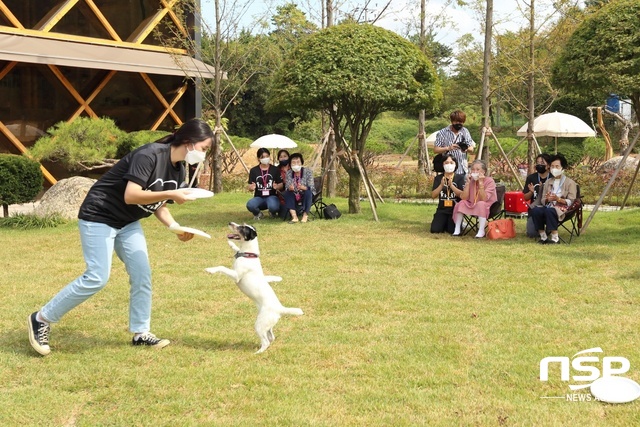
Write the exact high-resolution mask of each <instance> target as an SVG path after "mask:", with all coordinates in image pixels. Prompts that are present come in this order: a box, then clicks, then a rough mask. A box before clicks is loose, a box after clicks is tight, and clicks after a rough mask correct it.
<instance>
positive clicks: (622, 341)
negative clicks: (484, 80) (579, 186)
mask: <svg viewBox="0 0 640 427" xmlns="http://www.w3.org/2000/svg"><path fill="white" fill-rule="evenodd" d="M246 198H247V195H246V194H221V195H218V196H216V197H214V198H212V199H203V200H198V201H196V202H192V203H189V204H185V205H182V206H177V205H176V206H172V207H171V210H172V213H173V215H174V217H175V218H176V219H177V221H179V222H180V223H181V224H182V225H185V226H191V227H197V228H201V229H204V230H205V231H207V232H209V233H210V234H211V235H212V236H213V239H212V240H210V241H207V240H201V239H194V240H192V241H191V242H187V243H182V242H180V241H178V239H177V238H176V237H175V236H174V235H173V234H171V233H170V232H168V231H167V230H166V229H164V228H163V227H162V226H161V224H160V223H159V222H158V221H156V220H155V219H154V218H149V219H146V220H144V227H145V231H146V235H147V240H148V244H149V253H150V257H151V263H152V265H153V269H154V270H153V271H154V306H153V319H152V331H153V332H155V333H156V334H157V335H158V336H160V337H163V338H169V339H171V340H172V344H171V345H170V346H169V347H167V348H165V349H163V350H161V351H155V350H152V349H146V348H138V347H132V346H131V345H130V339H131V335H130V334H129V333H128V329H127V326H128V325H127V319H128V282H127V277H126V273H125V271H124V267H123V265H122V263H121V262H120V261H118V260H117V259H116V260H115V261H114V268H113V272H112V276H111V280H110V283H109V284H108V285H107V287H106V288H105V289H104V290H103V291H101V292H100V293H98V294H97V295H95V296H94V297H93V298H92V299H90V300H88V301H87V302H86V303H85V304H83V305H81V306H79V307H78V308H76V309H75V310H73V311H71V312H70V313H69V314H68V315H67V316H66V317H65V318H64V319H63V320H62V322H60V323H59V324H56V325H54V326H53V327H52V334H51V347H52V354H51V355H50V356H48V357H44V358H43V357H39V356H37V354H36V353H35V352H34V351H33V350H32V349H31V347H30V346H29V342H28V339H27V333H26V318H27V316H28V314H30V313H31V312H33V311H35V310H37V309H39V308H40V307H41V306H42V305H43V304H44V303H46V302H47V301H48V300H49V299H50V298H51V297H52V296H53V295H54V294H55V293H56V292H58V291H59V290H60V289H62V287H63V286H64V285H66V284H67V283H68V282H69V281H71V280H72V279H74V278H75V277H76V276H78V275H80V274H81V273H82V271H83V268H84V263H83V260H82V254H81V251H80V244H79V238H78V231H77V225H76V223H75V222H69V223H67V224H64V225H62V226H59V227H57V228H53V229H44V230H28V231H19V230H12V229H0V248H1V251H2V257H1V258H0V306H1V307H2V310H1V311H0V388H1V393H0V425H1V426H133V425H139V426H143V425H163V426H203V425H215V426H217V425H220V426H229V425H234V426H255V425H265V426H272V425H273V426H275V425H278V426H414V425H429V426H453V425H461V426H500V425H505V426H556V425H557V426H565V425H575V426H631V425H638V424H639V423H640V410H639V406H638V405H640V400H637V401H635V402H632V403H629V404H620V405H613V404H606V403H602V402H595V401H589V402H586V401H582V402H579V401H578V402H575V401H568V400H567V398H566V395H568V394H570V393H573V392H571V390H570V389H569V384H570V383H571V384H575V383H576V382H575V381H572V382H563V381H561V379H560V369H559V367H558V365H557V364H555V365H552V367H551V370H550V379H549V381H548V382H541V381H540V379H539V365H540V361H541V360H542V359H543V358H545V357H547V356H566V357H569V358H570V357H572V356H573V355H574V354H575V353H577V352H579V351H581V350H585V349H588V348H593V347H601V348H602V349H603V350H604V353H603V354H601V358H602V356H622V357H626V358H627V359H628V360H629V361H630V363H631V368H630V370H629V372H627V373H626V374H625V376H627V377H629V378H632V379H634V380H635V381H637V382H640V354H639V352H638V348H639V347H640V339H639V332H638V331H639V330H640V308H639V305H638V302H639V301H640V289H639V287H638V281H639V279H640V263H639V262H638V256H639V252H640V251H639V249H640V245H639V244H638V241H639V240H640V228H639V224H640V210H624V211H622V212H599V213H598V214H597V215H596V216H595V218H594V220H593V221H592V223H591V224H590V226H589V229H588V230H587V232H586V233H585V234H583V235H582V236H580V237H579V238H578V239H577V240H575V241H574V242H573V243H572V244H571V245H555V246H552V247H549V246H540V245H538V244H536V243H535V241H533V240H531V239H528V238H526V237H524V236H523V234H522V232H523V231H524V226H525V221H524V220H517V224H518V232H519V233H520V234H519V235H518V236H517V237H516V239H513V240H509V241H487V240H481V241H478V240H475V239H473V238H472V237H464V238H452V237H450V236H446V235H438V236H434V235H430V234H429V233H428V224H429V223H430V221H431V216H432V215H433V212H434V209H435V206H433V205H414V204H396V203H392V202H388V203H386V204H384V205H380V206H379V215H380V219H381V222H380V223H376V222H374V221H373V220H372V215H371V212H370V211H369V210H368V207H367V206H365V202H363V207H364V209H363V210H364V212H363V213H362V214H360V215H348V214H344V215H343V216H342V218H340V219H338V220H336V221H325V220H316V221H313V222H311V223H308V224H296V225H289V224H287V223H283V222H281V221H279V220H263V221H260V222H258V223H256V227H257V230H258V233H259V239H260V244H261V250H262V256H261V259H262V265H263V268H264V270H265V274H273V275H280V276H282V277H283V278H284V280H283V281H282V282H280V283H275V284H274V285H273V287H274V289H275V291H276V293H277V294H278V296H279V298H280V300H281V301H282V302H283V304H285V305H287V306H292V307H301V308H302V309H303V310H304V311H305V315H304V316H302V317H284V318H282V319H281V320H280V322H279V323H278V325H277V327H276V329H275V333H276V337H277V339H276V341H275V342H274V344H273V345H272V346H271V347H270V348H269V349H268V350H267V351H266V352H265V353H264V354H261V355H255V354H254V352H255V351H256V350H257V349H258V348H259V341H258V338H257V336H256V335H255V333H254V331H253V323H254V320H255V314H256V313H255V306H254V304H253V303H252V302H251V301H250V300H249V299H248V298H247V297H246V296H244V295H243V294H242V293H241V292H240V291H239V290H238V289H237V287H236V286H235V285H234V284H233V283H232V282H231V280H230V279H228V278H227V277H226V276H223V275H217V276H211V275H209V274H206V273H205V272H204V271H203V269H204V268H205V267H210V266H216V265H227V266H230V265H231V263H232V257H231V255H232V253H231V251H230V249H229V248H228V246H227V244H226V239H225V236H226V234H227V228H226V224H227V223H228V222H229V221H236V222H242V221H248V222H250V223H253V221H252V220H250V219H251V216H250V214H249V213H248V212H247V211H246V210H245V208H244V203H245V201H246ZM332 201H333V202H335V203H336V204H337V205H338V207H339V208H340V209H341V210H342V211H343V212H346V210H347V208H346V205H347V202H346V200H345V199H334V200H332ZM601 358H600V360H601ZM591 365H592V366H597V367H600V366H601V364H600V363H592V364H591ZM571 374H572V375H576V374H578V375H580V374H582V375H584V374H585V373H584V372H582V373H579V372H576V371H575V370H574V369H572V370H571ZM586 393H587V392H586V391H582V392H578V394H582V395H585V394H586ZM545 397H562V398H561V399H545ZM579 398H580V397H578V399H579ZM582 398H585V397H584V396H582Z"/></svg>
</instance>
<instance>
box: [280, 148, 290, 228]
mask: <svg viewBox="0 0 640 427" xmlns="http://www.w3.org/2000/svg"><path fill="white" fill-rule="evenodd" d="M289 156H291V154H290V153H289V152H288V151H287V150H285V149H282V150H280V151H278V170H279V171H280V178H282V182H283V184H284V182H285V181H286V179H287V171H288V170H289V169H290V167H289ZM282 187H283V188H282V190H278V191H277V194H278V199H279V200H280V212H279V213H278V214H279V215H280V218H284V217H285V216H286V214H287V206H286V205H287V203H286V201H285V200H284V192H285V190H286V189H285V188H284V185H283V186H282Z"/></svg>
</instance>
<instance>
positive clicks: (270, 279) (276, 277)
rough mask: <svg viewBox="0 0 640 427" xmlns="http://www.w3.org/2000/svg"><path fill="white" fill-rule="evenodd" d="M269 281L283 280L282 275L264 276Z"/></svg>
mask: <svg viewBox="0 0 640 427" xmlns="http://www.w3.org/2000/svg"><path fill="white" fill-rule="evenodd" d="M264 278H265V280H266V281H267V282H282V277H280V276H264Z"/></svg>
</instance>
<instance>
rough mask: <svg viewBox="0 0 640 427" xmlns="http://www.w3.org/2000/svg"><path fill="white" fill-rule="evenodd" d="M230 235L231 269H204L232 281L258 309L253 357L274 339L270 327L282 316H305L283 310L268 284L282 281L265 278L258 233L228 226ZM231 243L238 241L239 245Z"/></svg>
mask: <svg viewBox="0 0 640 427" xmlns="http://www.w3.org/2000/svg"><path fill="white" fill-rule="evenodd" d="M229 228H230V229H231V231H233V233H232V234H229V235H228V236H227V239H228V240H227V243H228V244H229V246H230V247H231V249H233V250H234V251H235V255H234V258H235V261H234V262H233V269H230V268H227V267H223V266H218V267H210V268H206V269H205V271H206V272H207V273H211V274H215V273H224V274H226V275H227V276H229V277H231V278H232V279H233V280H235V282H236V284H237V285H238V287H239V288H240V290H241V291H242V292H244V293H245V295H247V296H248V297H249V298H251V299H252V300H253V302H255V303H256V306H258V318H257V319H256V325H255V328H256V333H257V334H258V337H260V342H261V343H262V346H261V347H260V350H258V351H257V352H256V353H262V352H263V351H265V350H266V349H267V348H268V347H269V346H270V345H271V343H272V342H273V340H274V339H275V335H273V327H274V326H275V325H276V323H278V320H280V316H281V315H283V314H290V315H294V316H301V315H302V314H304V313H303V312H302V310H300V309H299V308H288V307H284V306H283V305H282V304H281V303H280V301H279V300H278V297H277V296H276V293H275V292H273V289H272V288H271V286H270V285H269V282H279V281H281V280H282V277H278V276H265V275H264V273H263V272H262V265H261V264H260V258H259V256H260V248H259V247H258V233H257V232H256V229H255V228H253V227H252V226H250V225H247V224H244V225H238V224H236V223H234V222H231V223H229ZM234 241H237V242H238V244H237V245H236V243H235V242H234Z"/></svg>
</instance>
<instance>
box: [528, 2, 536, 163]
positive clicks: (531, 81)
mask: <svg viewBox="0 0 640 427" xmlns="http://www.w3.org/2000/svg"><path fill="white" fill-rule="evenodd" d="M535 33H536V27H535V0H531V5H530V7H529V67H530V68H529V76H528V77H527V108H528V109H529V111H528V117H529V123H528V125H527V165H528V170H529V173H533V172H534V171H535V160H536V149H535V144H534V141H533V122H534V120H535V118H536V108H535V107H536V105H535V99H534V95H535V68H534V67H535V43H534V39H535Z"/></svg>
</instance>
